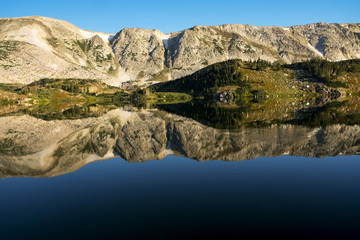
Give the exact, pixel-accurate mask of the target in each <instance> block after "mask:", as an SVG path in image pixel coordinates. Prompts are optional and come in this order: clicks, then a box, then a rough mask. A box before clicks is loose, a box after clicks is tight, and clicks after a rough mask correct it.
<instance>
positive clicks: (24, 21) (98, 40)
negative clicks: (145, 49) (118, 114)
mask: <svg viewBox="0 0 360 240" xmlns="http://www.w3.org/2000/svg"><path fill="white" fill-rule="evenodd" d="M111 37H112V35H111V34H104V33H98V32H90V31H85V30H82V29H80V28H78V27H75V26H74V25H72V24H70V23H68V22H65V21H62V20H56V19H52V18H45V17H23V18H1V19H0V82H3V83H21V84H28V83H31V82H34V81H37V80H39V79H42V78H78V79H101V80H102V81H104V82H106V83H108V84H111V85H115V86H116V85H119V84H120V82H121V81H123V80H126V79H128V78H127V77H126V75H125V74H124V73H123V71H122V69H121V67H120V65H119V63H118V60H117V59H116V58H115V56H114V54H113V53H112V49H111V46H110V44H109V38H111Z"/></svg>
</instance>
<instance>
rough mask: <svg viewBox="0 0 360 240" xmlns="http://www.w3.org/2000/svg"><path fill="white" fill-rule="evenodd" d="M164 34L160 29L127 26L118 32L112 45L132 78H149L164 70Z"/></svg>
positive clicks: (121, 63)
mask: <svg viewBox="0 0 360 240" xmlns="http://www.w3.org/2000/svg"><path fill="white" fill-rule="evenodd" d="M162 35H164V34H163V33H161V32H160V31H158V30H147V29H139V28H132V29H129V28H125V29H123V30H121V31H120V32H119V33H118V34H116V36H115V37H114V39H113V41H112V47H113V49H114V53H115V56H116V57H117V58H118V60H119V63H120V65H121V66H123V68H124V70H125V72H126V73H127V74H128V75H129V76H130V77H131V79H136V80H142V79H149V78H152V77H154V76H155V75H156V74H158V73H159V72H161V71H163V70H164V53H165V48H164V43H163V41H162V40H161V37H162Z"/></svg>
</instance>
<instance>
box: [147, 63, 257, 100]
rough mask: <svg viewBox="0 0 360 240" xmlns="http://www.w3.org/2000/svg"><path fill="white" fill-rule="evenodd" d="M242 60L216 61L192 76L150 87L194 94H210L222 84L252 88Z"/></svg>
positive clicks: (160, 90) (157, 89)
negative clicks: (241, 68)
mask: <svg viewBox="0 0 360 240" xmlns="http://www.w3.org/2000/svg"><path fill="white" fill-rule="evenodd" d="M240 65H241V60H229V61H225V62H220V63H215V64H213V65H210V66H208V67H207V68H205V69H202V70H200V71H198V72H196V73H194V74H192V75H190V76H186V77H183V78H180V79H177V80H174V81H170V82H165V83H159V84H155V85H153V86H151V87H150V89H151V90H152V91H156V92H185V93H189V94H192V95H209V94H212V93H215V92H216V90H217V89H218V88H219V87H222V86H228V85H232V86H240V87H242V88H250V84H249V81H248V80H247V79H245V77H244V76H243V74H242V72H241V71H240Z"/></svg>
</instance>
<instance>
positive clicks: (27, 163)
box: [0, 109, 360, 178]
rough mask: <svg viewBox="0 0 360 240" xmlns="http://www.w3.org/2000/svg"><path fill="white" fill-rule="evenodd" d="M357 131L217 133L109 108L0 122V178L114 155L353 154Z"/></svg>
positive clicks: (52, 172) (166, 117)
mask: <svg viewBox="0 0 360 240" xmlns="http://www.w3.org/2000/svg"><path fill="white" fill-rule="evenodd" d="M359 142H360V127H359V126H357V125H354V126H347V125H339V124H336V125H331V126H327V127H326V128H322V127H318V128H308V127H304V126H296V125H280V126H278V125H273V126H271V127H266V128H246V129H241V130H233V131H231V130H219V129H214V128H211V127H207V126H204V125H202V124H200V123H198V122H196V121H194V120H191V119H188V118H184V117H180V116H177V115H173V114H168V113H164V112H158V111H140V112H130V111H125V110H119V109H118V110H113V111H111V112H109V113H107V114H106V115H104V116H102V117H99V118H88V119H79V120H61V121H44V120H40V119H36V118H34V117H30V116H26V115H24V116H13V117H2V118H0V146H1V147H0V177H2V178H5V177H15V176H33V177H50V176H56V175H62V174H65V173H68V172H72V171H75V170H77V169H79V168H80V167H82V166H84V165H86V164H88V163H90V162H92V161H96V160H102V159H106V158H110V157H113V156H114V153H117V154H119V155H120V156H121V157H123V158H125V159H126V160H127V161H129V162H143V161H147V160H152V159H162V158H163V157H165V156H166V155H168V154H175V155H178V156H185V157H189V158H193V159H197V160H213V159H218V160H226V161H240V160H245V159H253V158H256V157H267V156H279V155H293V156H307V157H325V156H336V155H352V154H358V153H359V152H360V144H359Z"/></svg>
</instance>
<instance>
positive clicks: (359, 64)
mask: <svg viewBox="0 0 360 240" xmlns="http://www.w3.org/2000/svg"><path fill="white" fill-rule="evenodd" d="M286 67H288V68H292V69H301V70H304V71H307V72H308V73H310V74H311V75H312V76H313V77H315V78H317V79H319V80H320V81H321V82H324V83H327V82H331V80H334V79H336V78H337V77H339V76H342V75H344V74H345V73H348V72H360V60H359V59H354V60H345V61H339V62H330V61H327V60H323V59H311V60H308V61H305V62H300V63H294V64H291V65H286Z"/></svg>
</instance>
